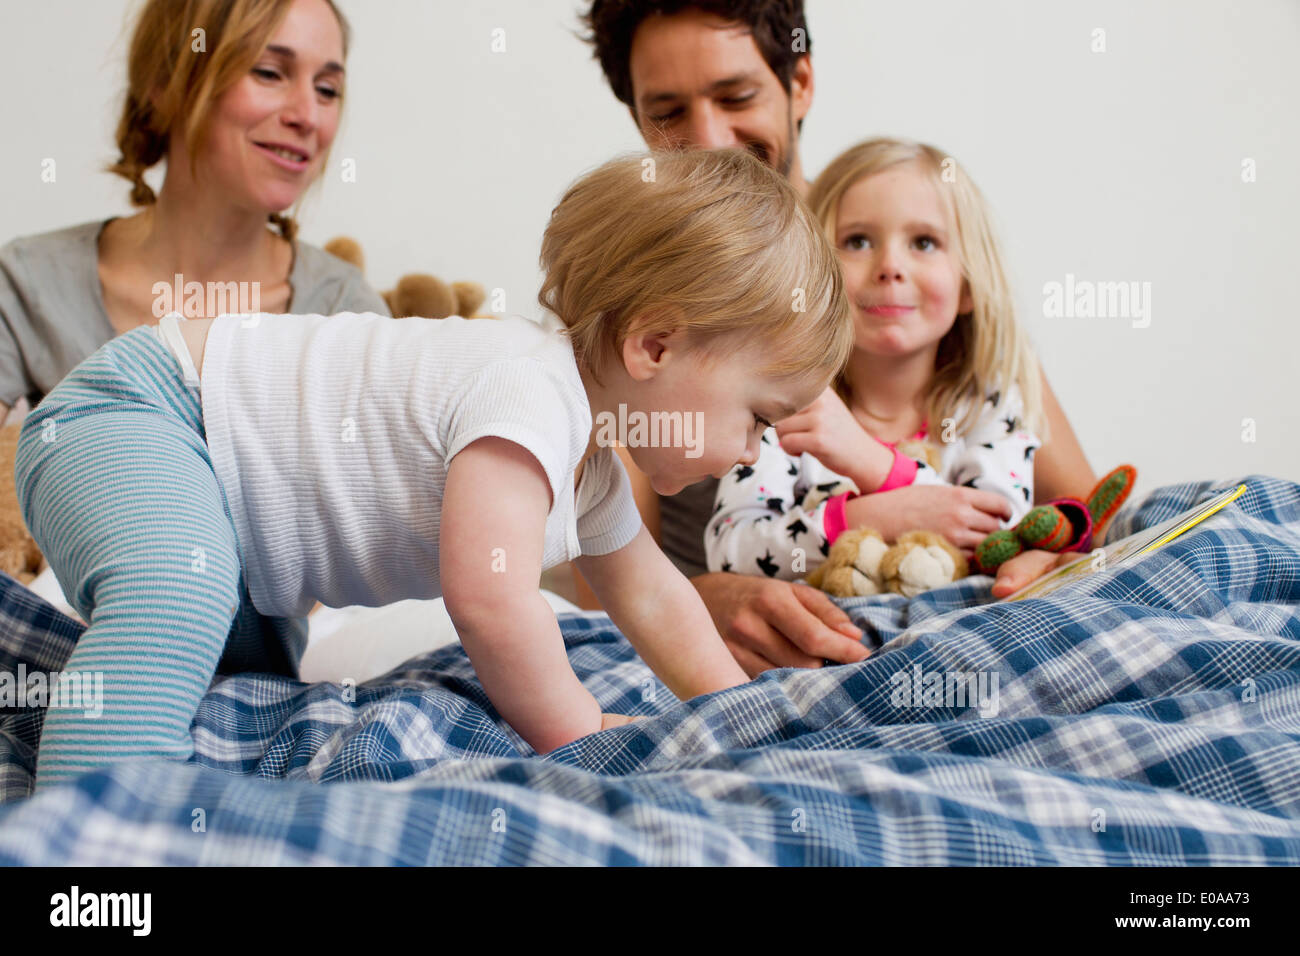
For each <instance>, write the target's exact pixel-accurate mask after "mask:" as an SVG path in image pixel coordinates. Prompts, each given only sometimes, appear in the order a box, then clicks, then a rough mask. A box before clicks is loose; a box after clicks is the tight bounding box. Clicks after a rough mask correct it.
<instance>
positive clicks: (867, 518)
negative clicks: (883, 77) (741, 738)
mask: <svg viewBox="0 0 1300 956" xmlns="http://www.w3.org/2000/svg"><path fill="white" fill-rule="evenodd" d="M809 205H810V206H811V208H812V210H813V213H814V215H815V216H816V217H817V218H818V220H819V221H820V222H821V223H822V225H823V227H824V229H825V233H826V235H827V237H828V238H829V239H830V240H831V242H832V244H833V245H834V247H835V249H836V252H837V254H838V256H839V259H840V264H841V267H842V268H843V271H844V278H845V289H846V292H847V294H848V297H849V301H850V304H851V310H852V313H853V317H854V328H855V333H854V347H853V352H852V355H851V356H850V359H849V363H848V365H847V367H846V369H845V371H844V373H843V374H842V375H841V376H839V377H838V378H837V380H836V382H835V386H834V388H833V389H829V390H827V392H825V393H824V394H823V395H821V396H820V397H819V398H818V399H817V401H816V402H815V403H813V405H812V406H811V407H810V408H808V409H805V410H803V411H801V412H800V413H799V414H797V415H795V416H792V417H791V418H788V419H784V420H782V421H780V422H779V423H777V424H776V425H775V427H773V428H772V429H770V430H769V431H768V432H767V433H766V434H765V435H764V437H763V450H762V455H761V457H760V461H759V462H758V463H757V464H755V465H753V466H752V467H742V468H739V469H737V470H736V471H734V472H733V473H732V474H731V475H729V476H728V477H727V478H725V479H724V480H723V481H722V483H721V485H720V487H719V492H718V497H717V502H716V509H715V513H714V516H713V518H712V520H711V521H710V524H709V527H708V529H707V530H706V535H705V545H706V550H707V553H708V554H709V569H710V570H731V571H740V572H742V573H750V574H767V575H769V576H772V577H780V578H786V579H792V578H795V577H799V576H800V575H801V573H802V572H803V571H806V570H810V569H811V568H812V567H815V566H816V564H817V563H819V562H820V560H821V559H822V557H824V556H825V554H826V553H827V551H828V550H829V547H830V545H831V543H833V542H834V540H835V538H836V537H837V536H838V535H839V534H840V533H842V532H843V531H844V530H845V529H847V528H854V527H861V526H865V525H870V526H873V527H876V528H878V529H880V530H882V532H883V533H884V534H885V535H886V537H887V538H892V537H894V536H896V535H897V534H898V533H901V532H902V531H905V530H910V529H912V528H929V529H932V530H934V531H938V532H940V533H942V534H944V535H945V536H946V537H947V538H948V539H949V540H950V541H951V542H952V543H953V544H954V545H956V546H957V547H959V548H961V549H963V550H965V551H967V552H970V551H971V550H972V549H973V548H974V547H975V545H976V544H978V542H979V541H980V540H981V539H982V538H983V537H984V536H985V535H987V534H988V533H989V532H990V531H994V530H996V529H997V528H999V527H1005V526H1008V525H1010V524H1011V523H1014V522H1015V521H1016V520H1018V519H1019V517H1021V516H1022V515H1023V514H1024V513H1025V512H1026V511H1028V510H1029V508H1030V507H1032V505H1033V502H1034V494H1033V455H1034V452H1035V451H1036V450H1037V449H1038V448H1039V447H1040V445H1041V443H1042V442H1041V440H1040V435H1041V434H1042V430H1043V415H1042V397H1041V386H1040V381H1039V373H1038V364H1037V362H1036V360H1035V358H1034V355H1033V352H1032V350H1031V349H1030V345H1029V342H1028V339H1027V337H1026V335H1025V333H1024V331H1023V330H1022V329H1021V328H1020V326H1019V325H1018V324H1017V322H1016V319H1015V312H1014V307H1013V302H1012V294H1011V290H1010V287H1009V285H1008V282H1007V278H1006V272H1005V269H1004V267H1003V262H1002V257H1001V253H1000V251H999V248H998V244H997V241H996V239H995V236H994V233H993V228H992V223H991V219H990V215H989V211H988V207H987V204H986V203H985V201H984V199H983V197H982V195H981V194H980V192H979V190H978V188H977V187H976V186H975V184H974V183H973V182H972V181H971V180H970V178H969V177H968V176H967V174H966V171H965V169H964V168H963V167H962V166H961V165H960V164H959V163H957V162H956V161H955V160H953V159H952V157H950V156H949V155H948V154H946V153H944V152H943V151H941V150H939V149H936V148H935V147H933V146H928V145H925V144H921V143H913V142H906V141H902V140H895V139H873V140H869V141H867V142H864V143H861V144H859V145H857V146H854V147H853V148H851V149H849V150H848V151H846V152H845V153H843V154H842V155H840V156H839V157H837V158H836V159H835V160H834V161H832V162H831V164H830V165H829V166H828V167H827V168H826V170H825V171H824V172H823V173H822V175H821V176H820V177H819V178H818V179H817V182H816V183H815V184H814V186H813V188H812V191H811V193H810V195H809ZM904 440H909V442H917V443H922V442H924V443H929V444H930V445H931V446H932V447H933V449H934V452H935V454H936V457H937V459H938V460H937V461H936V462H935V463H934V466H932V465H931V463H929V462H927V461H926V460H925V456H924V455H923V454H922V453H921V452H918V451H917V450H916V446H914V445H913V446H910V447H909V449H908V451H907V452H905V451H902V450H900V449H899V448H898V447H897V446H898V445H899V443H900V442H902V441H904ZM909 452H910V453H909ZM850 484H851V485H852V488H850V487H849V485H850ZM810 492H811V494H810ZM800 556H802V557H803V558H804V561H803V564H804V566H803V567H800V561H798V560H793V558H796V557H800Z"/></svg>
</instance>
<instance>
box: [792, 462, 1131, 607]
mask: <svg viewBox="0 0 1300 956" xmlns="http://www.w3.org/2000/svg"><path fill="white" fill-rule="evenodd" d="M897 447H898V449H899V451H901V452H903V453H904V454H908V455H911V456H912V457H915V458H918V459H921V460H924V461H926V462H927V463H928V464H929V465H930V467H931V468H934V469H935V470H938V467H939V461H938V458H939V456H938V454H937V451H936V450H935V449H934V448H933V447H932V446H930V445H928V444H922V443H915V442H911V443H904V442H899V443H898V446H897ZM1136 481H1137V469H1135V468H1134V467H1133V466H1132V465H1120V466H1119V467H1118V468H1115V469H1114V470H1113V471H1111V472H1109V473H1108V474H1107V475H1106V476H1105V477H1103V478H1102V479H1101V480H1100V481H1099V482H1097V484H1096V486H1095V487H1094V488H1093V490H1092V492H1091V493H1090V494H1089V495H1088V499H1087V501H1086V502H1084V501H1079V500H1078V499H1074V498H1058V499H1055V500H1054V501H1051V502H1048V503H1047V504H1043V505H1038V506H1036V507H1034V508H1031V509H1030V511H1029V512H1028V513H1027V514H1026V515H1025V517H1024V518H1022V519H1021V520H1020V521H1019V522H1018V523H1017V524H1016V526H1015V528H1008V529H1001V530H998V531H994V532H992V533H991V534H989V535H988V536H987V537H986V538H985V539H984V540H983V541H982V542H980V544H979V545H978V546H977V547H976V549H975V567H976V570H978V571H979V572H980V573H982V574H994V573H996V571H997V569H998V567H1000V566H1001V565H1002V563H1003V562H1005V561H1007V560H1009V559H1010V558H1013V557H1015V556H1016V555H1017V554H1019V553H1020V552H1021V551H1024V550H1027V549H1031V548H1037V549H1042V550H1045V551H1053V552H1063V551H1086V550H1088V548H1090V547H1091V546H1092V541H1093V539H1094V537H1097V538H1100V536H1101V533H1102V531H1103V529H1104V528H1105V526H1106V524H1107V523H1108V522H1109V521H1110V519H1111V518H1112V517H1113V516H1114V514H1115V512H1117V511H1118V510H1119V508H1120V506H1121V505H1122V504H1123V503H1124V501H1125V500H1126V499H1127V498H1128V496H1129V493H1130V492H1131V491H1132V490H1133V486H1134V484H1135V482H1136ZM845 491H849V492H853V493H855V494H856V493H857V491H858V489H857V486H856V485H854V484H853V483H852V482H851V481H843V482H836V483H834V484H833V485H823V486H821V487H819V488H816V489H813V490H812V491H810V492H809V493H808V494H807V495H806V496H805V497H804V500H803V507H804V509H805V510H807V511H811V510H812V509H814V508H816V507H817V505H819V504H820V503H821V502H822V501H823V500H825V499H826V498H830V497H833V496H835V495H837V494H842V493H844V492H845ZM969 573H970V566H969V563H968V562H967V560H966V558H965V556H964V555H963V554H962V553H961V552H960V551H958V550H957V549H956V548H955V547H953V546H952V545H951V544H950V543H949V542H948V540H947V539H946V538H944V537H943V535H940V534H936V533H935V532H933V531H908V532H905V533H904V534H902V535H899V537H898V540H897V541H896V542H895V543H894V544H893V545H890V544H888V543H887V542H886V541H885V539H884V537H883V536H882V535H881V534H880V532H879V531H877V530H876V529H874V528H855V529H852V530H849V531H845V532H844V533H842V534H841V535H840V536H839V537H838V538H836V539H835V543H834V544H833V545H831V549H830V552H829V554H828V555H827V557H826V560H825V561H823V562H822V563H821V564H820V565H818V566H817V567H816V568H815V569H813V571H812V572H811V573H810V574H808V575H807V577H806V580H807V582H808V583H809V584H811V585H812V586H813V587H816V588H820V589H821V590H823V591H825V592H826V593H828V594H830V595H832V596H834V597H869V596H871V595H873V594H883V593H886V592H888V591H892V592H893V593H895V594H902V595H903V596H905V597H915V596H916V595H918V594H920V593H921V592H923V591H929V590H932V589H934V588H937V587H941V586H943V585H945V584H949V583H951V582H953V581H957V580H960V579H961V578H964V577H966V576H967V575H968V574H969Z"/></svg>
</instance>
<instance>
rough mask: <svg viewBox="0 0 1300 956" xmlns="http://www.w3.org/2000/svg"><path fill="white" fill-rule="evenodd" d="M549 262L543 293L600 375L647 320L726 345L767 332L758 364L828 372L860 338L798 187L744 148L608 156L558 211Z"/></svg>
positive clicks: (785, 372) (547, 243) (777, 371)
mask: <svg viewBox="0 0 1300 956" xmlns="http://www.w3.org/2000/svg"><path fill="white" fill-rule="evenodd" d="M541 265H542V268H543V270H544V271H545V273H546V279H545V281H544V282H543V284H542V288H541V292H540V293H539V294H538V297H537V298H538V301H539V302H540V303H541V305H542V306H543V307H544V308H546V309H548V310H550V311H551V312H552V313H554V314H555V315H556V316H557V317H559V319H560V320H561V321H562V322H563V323H564V324H565V325H566V326H567V327H568V334H569V338H570V340H571V341H572V343H573V349H574V354H575V356H576V357H577V359H578V361H579V363H580V364H581V365H582V366H583V367H585V368H586V369H588V370H589V371H590V372H591V373H592V374H593V375H594V376H596V377H597V378H598V379H599V376H600V372H601V369H602V368H603V367H604V363H605V362H606V361H608V360H609V359H611V358H612V357H615V356H617V355H618V354H619V352H620V350H621V348H622V345H623V342H624V340H625V339H626V337H627V335H628V332H629V330H630V328H631V327H632V323H633V321H634V320H641V321H643V322H644V323H645V324H644V325H642V326H640V327H639V328H640V330H641V331H645V332H649V333H652V334H657V333H667V332H671V331H673V330H675V329H685V330H686V332H687V335H688V341H690V342H691V343H692V347H696V346H698V347H700V348H703V349H704V350H705V351H706V352H707V353H712V354H713V355H717V354H719V353H721V352H723V351H724V350H734V349H735V348H736V347H737V346H738V345H739V344H740V343H741V342H742V341H743V342H758V343H761V344H762V345H763V346H764V347H765V348H766V349H767V350H768V353H769V355H770V361H768V362H767V363H766V364H764V365H763V367H762V368H756V369H754V371H755V373H757V374H764V375H772V376H776V377H779V378H784V377H787V376H789V377H799V376H802V377H807V376H819V377H821V378H822V380H823V381H828V380H829V379H830V378H831V377H832V376H833V375H835V374H837V373H838V372H839V371H840V369H841V368H842V367H843V365H844V363H845V362H846V361H847V360H848V356H849V353H850V351H851V350H852V347H853V319H852V316H851V315H850V313H849V306H848V299H847V297H846V296H845V294H844V279H843V276H842V274H841V272H840V266H839V261H838V260H837V259H836V257H835V250H834V249H833V248H832V246H831V244H830V243H829V242H827V240H826V237H825V236H824V235H822V232H821V229H820V227H819V226H818V224H817V221H816V220H815V219H813V217H812V214H811V212H810V211H809V210H808V208H807V207H806V206H805V205H804V203H803V201H802V200H801V199H800V197H799V195H798V193H797V192H795V190H794V187H792V186H791V185H790V184H789V183H788V182H787V181H786V180H785V179H784V178H783V177H782V176H781V175H779V174H778V173H776V172H775V171H773V170H772V169H770V168H769V167H768V166H766V165H764V164H763V163H762V162H760V161H759V160H758V159H756V158H754V157H753V156H751V155H750V154H748V153H746V152H744V151H742V150H738V149H710V150H705V149H692V150H686V151H678V152H653V153H641V154H635V155H629V156H622V157H619V158H616V159H613V160H611V161H610V162H607V163H605V164H604V165H603V166H600V167H599V168H598V169H596V170H595V171H593V172H591V173H589V174H587V175H586V176H583V177H582V178H581V179H580V180H578V181H577V182H576V183H574V184H573V185H572V186H571V187H570V188H569V190H568V191H567V192H566V193H565V194H564V198H563V199H561V200H560V203H559V205H557V206H556V207H555V209H554V210H553V211H552V212H551V219H550V223H549V224H548V225H547V227H546V234H545V236H544V238H543V239H542V252H541ZM737 336H741V338H737Z"/></svg>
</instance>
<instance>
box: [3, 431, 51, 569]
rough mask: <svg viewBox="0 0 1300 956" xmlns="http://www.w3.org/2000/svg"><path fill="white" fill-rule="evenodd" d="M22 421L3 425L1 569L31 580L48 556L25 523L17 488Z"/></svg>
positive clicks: (42, 567)
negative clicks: (43, 553)
mask: <svg viewBox="0 0 1300 956" xmlns="http://www.w3.org/2000/svg"><path fill="white" fill-rule="evenodd" d="M22 427H23V425H22V422H15V423H13V424H11V425H5V426H4V427H3V428H0V571H3V572H5V574H8V575H9V576H10V577H12V578H17V579H18V580H19V581H21V582H22V583H23V584H31V583H32V582H33V581H34V580H36V576H37V575H38V574H40V573H41V571H43V570H44V569H45V556H44V555H42V554H41V549H40V548H38V547H37V546H36V542H35V540H33V539H32V536H31V534H29V533H28V531H27V525H25V524H24V523H23V516H22V512H21V511H20V510H19V508H18V494H17V492H15V491H14V454H15V453H16V452H17V450H18V434H19V432H21V431H22Z"/></svg>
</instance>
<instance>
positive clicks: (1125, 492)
mask: <svg viewBox="0 0 1300 956" xmlns="http://www.w3.org/2000/svg"><path fill="white" fill-rule="evenodd" d="M1136 481H1137V469H1136V468H1134V467H1133V466H1132V465H1120V466H1119V467H1118V468H1116V469H1115V470H1114V471H1112V472H1110V474H1108V475H1106V476H1105V477H1104V478H1102V479H1101V481H1099V482H1097V485H1096V487H1094V488H1093V489H1092V492H1091V493H1090V494H1089V495H1088V500H1087V501H1086V502H1084V501H1079V500H1078V499H1077V498H1057V499H1056V500H1054V501H1049V502H1048V503H1047V504H1043V505H1038V506H1037V507H1034V508H1031V509H1030V511H1029V513H1028V514H1027V515H1025V516H1024V517H1023V518H1021V519H1020V522H1019V523H1018V524H1017V525H1016V526H1015V527H1014V528H1003V529H1001V530H999V531H994V532H993V533H992V534H990V535H989V536H988V537H987V538H985V539H984V540H983V541H981V542H980V543H979V546H978V547H976V548H975V566H976V567H977V568H978V569H979V570H980V571H981V572H982V573H984V574H994V573H996V572H997V569H998V568H999V567H1000V566H1001V565H1002V564H1003V563H1004V562H1006V561H1010V560H1011V559H1012V558H1014V557H1015V556H1016V555H1018V554H1020V552H1022V551H1026V550H1034V549H1038V550H1042V551H1055V552H1067V551H1087V550H1089V549H1090V548H1091V547H1092V542H1093V539H1094V538H1097V539H1098V540H1100V539H1101V536H1102V533H1103V531H1104V529H1105V526H1106V524H1107V522H1109V521H1110V519H1111V518H1112V517H1114V515H1115V512H1117V511H1118V510H1119V508H1120V505H1122V504H1124V502H1125V500H1126V499H1127V498H1128V496H1129V494H1130V493H1131V492H1132V491H1133V485H1134V483H1135V482H1136Z"/></svg>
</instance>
